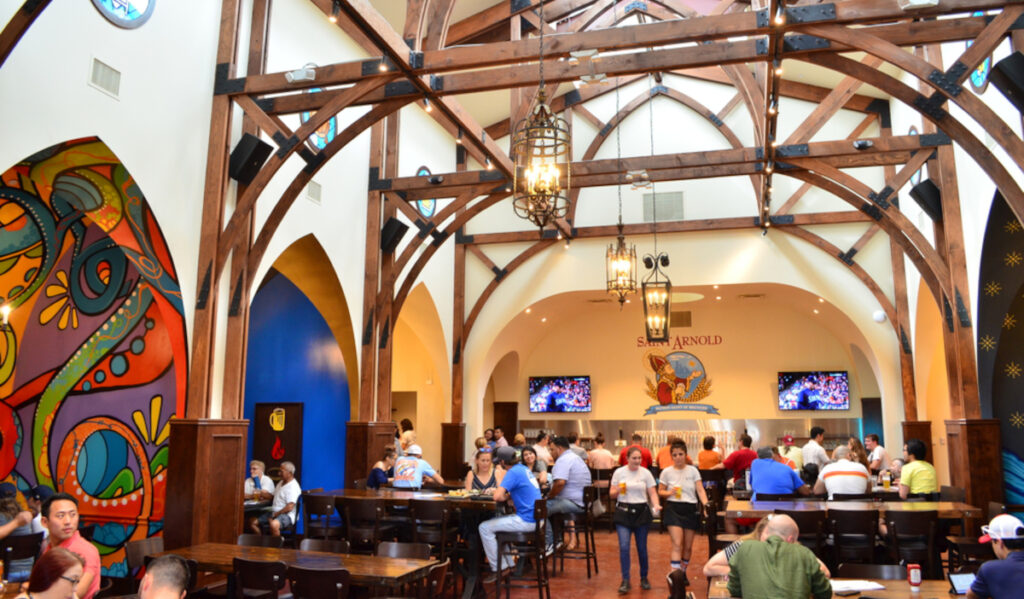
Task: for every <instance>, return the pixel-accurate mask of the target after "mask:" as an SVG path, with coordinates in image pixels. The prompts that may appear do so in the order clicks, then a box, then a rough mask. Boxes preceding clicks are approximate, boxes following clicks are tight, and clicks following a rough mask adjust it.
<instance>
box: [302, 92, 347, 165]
mask: <svg viewBox="0 0 1024 599" xmlns="http://www.w3.org/2000/svg"><path fill="white" fill-rule="evenodd" d="M319 91H323V90H322V89H320V88H319V87H311V88H309V93H311V94H313V93H316V92H319ZM313 114H315V113H312V112H303V113H302V114H300V115H299V119H300V120H301V121H302V122H303V123H305V122H306V121H308V120H309V119H310V118H311V117H312V116H313ZM337 134H338V118H337V117H333V116H332V117H331V118H329V119H327V122H325V123H324V124H323V125H320V126H319V127H317V130H316V131H314V132H313V134H312V135H310V136H309V141H310V142H312V143H313V145H314V146H316V147H318V148H320V149H321V150H322V149H324V148H326V147H327V144H329V143H331V142H332V141H334V136H335V135H337Z"/></svg>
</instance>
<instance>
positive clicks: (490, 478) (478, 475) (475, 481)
mask: <svg viewBox="0 0 1024 599" xmlns="http://www.w3.org/2000/svg"><path fill="white" fill-rule="evenodd" d="M504 474H505V473H504V472H502V471H501V469H499V468H496V467H495V466H494V463H493V462H492V461H491V452H490V451H483V450H480V451H477V452H476V455H475V456H474V458H473V468H472V469H470V471H469V472H467V473H466V485H465V486H466V490H467V491H479V492H481V493H493V492H494V489H495V488H496V487H497V486H498V485H499V484H500V483H501V479H502V478H503V477H504Z"/></svg>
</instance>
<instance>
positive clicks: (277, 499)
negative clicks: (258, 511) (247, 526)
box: [253, 462, 302, 537]
mask: <svg viewBox="0 0 1024 599" xmlns="http://www.w3.org/2000/svg"><path fill="white" fill-rule="evenodd" d="M301 496H302V487H300V486H299V481H297V480H295V464H293V463H291V462H281V482H279V483H277V487H276V488H275V489H274V501H273V503H271V504H270V510H271V511H269V512H263V515H261V516H260V517H259V519H258V520H257V521H256V523H255V524H254V525H253V531H254V532H256V534H261V533H262V532H263V529H262V527H263V526H268V527H269V528H270V534H271V535H272V536H275V537H279V536H281V530H282V529H285V528H288V527H290V526H292V525H294V524H295V516H296V514H297V512H298V509H296V506H297V505H298V503H299V497H301Z"/></svg>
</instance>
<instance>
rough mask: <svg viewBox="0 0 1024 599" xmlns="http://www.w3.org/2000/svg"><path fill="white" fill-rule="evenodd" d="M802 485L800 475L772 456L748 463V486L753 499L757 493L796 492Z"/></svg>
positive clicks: (755, 499)
mask: <svg viewBox="0 0 1024 599" xmlns="http://www.w3.org/2000/svg"><path fill="white" fill-rule="evenodd" d="M803 485H804V481H803V480H801V479H800V475H799V474H797V473H796V470H793V469H792V468H790V467H789V466H787V465H785V464H782V463H780V462H776V461H775V460H773V459H772V458H759V459H756V460H754V461H753V462H752V463H751V464H750V488H751V489H753V490H754V497H753V499H754V501H757V494H758V493H772V494H782V493H796V490H797V489H799V488H800V487H802V486H803Z"/></svg>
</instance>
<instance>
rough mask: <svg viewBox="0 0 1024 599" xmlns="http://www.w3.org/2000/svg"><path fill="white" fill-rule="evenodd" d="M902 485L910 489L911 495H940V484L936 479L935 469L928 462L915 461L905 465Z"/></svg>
mask: <svg viewBox="0 0 1024 599" xmlns="http://www.w3.org/2000/svg"><path fill="white" fill-rule="evenodd" d="M900 484H901V485H906V486H907V487H909V488H910V492H911V493H938V492H939V483H938V481H937V479H936V478H935V467H934V466H932V465H931V464H929V463H928V462H925V461H922V460H915V461H913V462H910V463H909V464H904V465H903V470H902V471H901V473H900Z"/></svg>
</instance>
